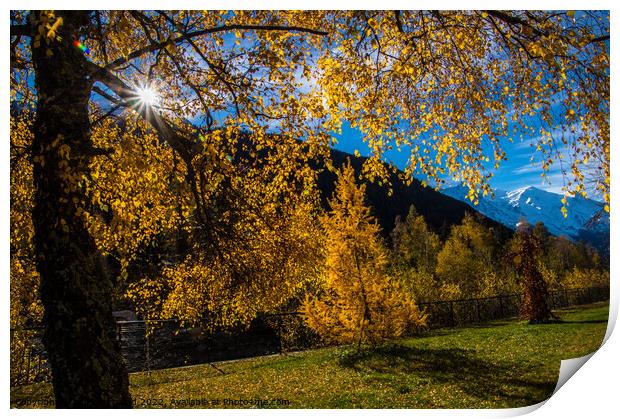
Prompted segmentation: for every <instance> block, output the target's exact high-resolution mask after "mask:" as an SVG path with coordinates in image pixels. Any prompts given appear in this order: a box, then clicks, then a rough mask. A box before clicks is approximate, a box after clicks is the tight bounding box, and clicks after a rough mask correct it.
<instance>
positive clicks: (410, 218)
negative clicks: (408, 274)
mask: <svg viewBox="0 0 620 419" xmlns="http://www.w3.org/2000/svg"><path fill="white" fill-rule="evenodd" d="M391 236H392V244H393V248H394V253H395V256H396V258H397V259H398V260H399V262H401V263H403V264H405V265H407V266H410V267H414V268H417V269H418V270H421V271H424V272H432V271H434V270H435V265H436V263H437V253H438V252H439V248H440V246H441V242H440V240H439V236H438V235H437V234H435V233H434V232H432V231H431V230H430V229H429V228H428V225H427V224H426V221H425V220H424V217H423V216H421V215H419V214H418V213H417V212H416V209H415V207H414V206H413V205H411V207H410V208H409V213H408V214H407V217H406V218H405V221H401V220H400V218H397V219H396V225H395V227H394V230H393V231H392V234H391Z"/></svg>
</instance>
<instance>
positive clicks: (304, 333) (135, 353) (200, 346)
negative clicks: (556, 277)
mask: <svg viewBox="0 0 620 419" xmlns="http://www.w3.org/2000/svg"><path fill="white" fill-rule="evenodd" d="M521 298H522V295H521V294H511V295H498V296H494V297H489V298H474V299H464V300H451V301H431V302H422V303H419V304H418V305H419V306H420V308H421V309H422V310H425V311H426V312H427V313H428V315H429V317H428V327H429V328H438V327H458V326H462V325H467V324H476V323H482V322H487V321H490V320H496V319H503V318H509V317H515V316H518V315H519V308H520V305H521ZM608 299H609V288H606V287H598V288H578V289H567V290H558V291H551V292H550V293H549V305H550V307H551V309H559V308H566V307H570V306H577V305H582V304H589V303H593V302H597V301H605V300H608ZM116 328H117V329H116V332H117V338H118V340H119V344H120V347H121V352H122V355H123V357H124V359H125V362H126V365H127V369H128V370H129V371H130V372H136V371H149V370H154V369H160V368H171V367H178V366H183V365H195V364H203V363H211V362H214V361H222V360H229V359H238V358H246V357H251V356H259V355H268V354H275V353H285V352H289V351H293V350H301V349H307V348H311V347H317V346H319V345H320V344H321V342H320V339H319V337H318V336H317V335H316V334H315V333H314V332H313V331H312V330H310V329H309V328H308V327H306V326H305V325H304V323H303V320H302V319H301V317H300V316H299V315H298V313H296V312H292V313H278V314H271V315H265V316H261V317H259V318H257V319H256V320H255V321H254V322H253V323H252V325H251V326H250V327H249V328H248V329H246V330H237V331H231V332H228V333H224V332H219V333H208V332H207V331H206V329H203V328H202V327H201V326H200V325H197V326H194V327H183V326H182V325H180V324H179V322H178V321H175V320H155V321H150V322H149V323H148V324H147V322H145V321H143V320H137V321H118V322H117V323H116ZM147 328H148V332H149V333H147ZM42 334H43V328H42V327H29V328H21V329H11V386H21V385H25V384H29V383H33V382H40V381H46V380H49V378H50V376H51V374H50V371H49V367H48V364H47V360H46V357H45V350H44V348H43V345H42V343H41V337H42ZM214 368H216V367H215V366H214Z"/></svg>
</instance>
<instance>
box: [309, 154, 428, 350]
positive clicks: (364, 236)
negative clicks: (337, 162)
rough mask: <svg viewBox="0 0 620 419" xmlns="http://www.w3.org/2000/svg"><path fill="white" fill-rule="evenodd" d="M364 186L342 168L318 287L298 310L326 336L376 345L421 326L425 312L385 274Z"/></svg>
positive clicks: (327, 223) (331, 339) (381, 248)
mask: <svg viewBox="0 0 620 419" xmlns="http://www.w3.org/2000/svg"><path fill="white" fill-rule="evenodd" d="M365 189H366V188H365V185H363V184H362V185H359V186H358V185H357V184H356V181H355V173H354V170H353V168H352V167H351V166H350V165H346V166H344V167H343V168H342V170H341V172H340V174H339V178H338V182H337V185H336V192H335V195H334V197H333V198H332V199H331V201H330V206H331V212H330V213H329V215H327V216H325V217H324V218H323V219H322V224H323V227H324V229H325V233H326V261H325V273H324V284H323V288H322V290H321V291H320V292H318V293H317V295H310V294H309V295H308V296H307V297H306V300H305V302H304V307H303V313H304V316H305V318H306V321H307V323H308V325H309V326H310V327H311V328H312V329H314V330H315V331H317V332H318V333H319V334H320V335H321V336H322V337H323V338H324V339H325V340H326V341H328V342H337V343H357V345H358V350H359V348H360V346H361V344H362V343H370V344H372V345H376V344H377V343H379V342H380V341H382V340H385V339H390V338H395V337H399V336H402V335H403V334H405V333H406V332H407V331H409V330H410V329H411V328H415V327H420V326H424V325H425V324H426V315H424V314H422V313H421V312H420V311H419V310H418V307H417V306H416V304H415V302H414V301H413V300H412V299H411V298H410V297H409V296H408V295H407V294H406V293H405V292H404V291H403V290H402V289H401V287H400V284H399V283H398V282H397V281H395V280H394V279H393V278H390V277H389V276H388V274H387V265H388V258H387V250H386V248H385V247H384V245H383V244H382V242H381V239H380V236H379V234H380V227H379V225H378V224H377V222H376V220H375V219H374V218H373V217H372V215H371V212H370V207H368V206H367V205H365V203H364V200H365Z"/></svg>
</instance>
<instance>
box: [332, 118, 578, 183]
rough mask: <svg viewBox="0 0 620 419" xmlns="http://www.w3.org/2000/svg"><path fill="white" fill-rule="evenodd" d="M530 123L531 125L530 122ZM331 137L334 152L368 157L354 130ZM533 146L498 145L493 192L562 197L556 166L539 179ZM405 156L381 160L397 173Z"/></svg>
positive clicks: (344, 129) (403, 153) (532, 139)
mask: <svg viewBox="0 0 620 419" xmlns="http://www.w3.org/2000/svg"><path fill="white" fill-rule="evenodd" d="M534 118H535V117H534ZM530 122H531V123H533V124H535V121H534V120H532V121H530ZM559 135H561V131H560V130H556V131H555V132H554V136H559ZM334 137H335V138H337V139H338V143H337V144H336V145H335V147H334V148H336V149H338V150H341V151H345V152H347V153H354V152H355V150H358V151H359V152H360V154H361V155H362V156H369V155H370V153H371V151H370V149H369V148H368V146H367V145H366V143H365V142H364V141H363V139H362V138H363V136H362V133H361V132H360V131H358V130H357V129H354V128H351V127H350V126H349V125H348V124H346V123H345V124H343V127H342V133H341V134H334ZM535 142H536V137H524V138H523V140H520V139H514V142H512V143H511V142H509V141H508V140H507V139H504V140H503V141H502V146H503V149H504V151H505V152H506V157H507V158H508V160H507V161H503V162H502V163H501V165H500V167H499V169H497V170H493V168H492V167H490V170H491V171H492V172H493V173H494V175H493V177H492V178H491V182H490V183H491V186H492V187H493V188H496V189H503V190H513V189H517V188H521V187H524V186H536V187H537V188H540V189H544V190H546V191H549V192H554V193H559V194H562V193H563V192H562V187H563V186H564V179H563V175H562V171H561V166H560V164H559V163H557V162H556V163H554V164H552V165H551V167H550V169H549V171H548V172H547V176H546V180H545V181H544V182H543V180H542V177H541V173H542V168H541V155H540V154H539V153H537V152H536V149H535V145H534V146H533V147H532V146H531V144H532V143H535ZM409 153H410V152H409V150H407V149H403V150H402V151H401V152H398V151H396V150H391V151H389V152H387V153H386V155H385V160H387V161H389V162H391V163H393V164H394V165H396V166H397V167H398V168H399V169H403V168H404V167H405V166H406V165H407V160H408V158H409ZM564 154H567V153H564ZM532 158H533V160H532ZM418 178H419V179H423V178H424V177H423V176H422V175H421V174H420V175H419V176H418ZM452 184H454V182H452V183H448V185H447V186H451V185H452Z"/></svg>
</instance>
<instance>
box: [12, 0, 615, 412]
mask: <svg viewBox="0 0 620 419" xmlns="http://www.w3.org/2000/svg"><path fill="white" fill-rule="evenodd" d="M51 3H52V4H55V5H57V8H58V9H82V8H84V6H86V5H87V6H88V7H89V8H97V9H123V8H127V7H128V6H129V7H130V8H135V9H153V8H163V9H179V8H184V9H203V8H210V9H376V8H381V9H403V8H416V9H464V8H467V9H483V8H490V9H541V8H543V9H611V22H612V27H611V32H612V34H611V47H612V48H611V49H612V54H611V56H612V57H613V58H612V61H611V65H612V69H611V74H612V78H611V88H612V106H611V109H612V115H611V121H614V118H613V115H614V110H615V109H616V105H617V104H618V101H617V100H616V99H617V97H616V96H617V95H616V94H615V93H616V90H617V88H616V86H617V83H616V77H615V75H616V74H617V72H618V70H619V69H618V66H617V65H616V57H617V47H616V46H617V43H616V42H615V40H616V39H618V38H617V37H618V30H617V25H615V16H616V13H617V10H618V7H617V6H616V4H618V3H617V2H614V1H611V0H608V1H601V0H590V1H587V2H586V1H576V0H568V1H559V0H549V1H545V2H541V1H540V0H538V1H532V0H527V1H519V2H515V1H507V0H498V1H480V0H470V1H467V2H462V1H444V0H434V1H417V2H411V1H391V0H388V1H382V2H377V1H376V0H373V1H371V0H358V1H355V2H353V1H339V2H335V1H333V0H331V1H326V0H314V1H312V2H310V1H299V0H297V1H284V0H279V1H275V0H268V1H267V0H263V1H240V0H229V1H223V0H214V1H205V0H203V1H196V0H191V1H178V0H176V1H170V0H165V1H147V0H134V1H132V2H130V3H127V2H126V1H101V0H91V1H89V2H87V4H86V3H85V2H84V1H83V0H82V1H75V0H71V1H55V2H50V1H49V0H48V1H42V0H33V1H24V2H17V1H8V2H3V4H2V6H3V8H4V9H5V11H4V16H5V19H6V18H7V17H8V11H9V10H10V9H24V8H29V9H43V8H46V7H50V5H51ZM5 22H8V20H6V21H5ZM1 30H2V42H3V44H4V47H3V51H7V49H8V48H7V47H8V43H9V39H10V37H9V29H8V24H7V23H5V24H4V25H2V29H1ZM2 59H3V62H2V65H3V69H4V72H5V76H4V82H3V83H2V84H1V89H2V94H3V96H2V97H4V98H5V100H2V101H1V102H0V106H1V109H2V118H3V120H2V121H3V123H2V124H1V128H0V129H1V130H2V134H3V138H4V142H3V143H2V147H1V148H0V150H1V151H0V153H2V154H1V155H2V158H1V162H2V173H3V176H2V194H3V196H4V197H5V199H4V200H2V201H1V203H0V205H1V206H2V209H1V211H2V212H1V213H2V215H3V216H2V223H1V224H0V232H1V234H2V237H3V238H4V240H3V241H2V245H1V246H2V252H1V257H2V261H3V264H2V273H3V275H2V281H0V292H1V293H2V296H3V308H4V315H5V319H4V324H5V325H6V324H8V323H9V322H8V313H9V310H8V309H9V307H8V306H9V270H10V269H9V243H8V237H9V219H8V214H9V200H8V199H7V197H8V196H9V175H10V173H9V164H8V162H9V141H8V138H9V126H8V125H9V124H8V113H9V112H8V100H6V98H8V96H9V88H8V80H9V74H8V73H9V63H8V59H7V55H6V52H5V53H4V54H3V55H2ZM615 113H616V114H617V112H615ZM617 133H618V130H617V129H616V125H615V124H613V123H612V130H611V137H612V138H615V136H616V134H617ZM611 147H612V156H614V157H613V158H612V188H613V186H614V185H616V184H617V183H616V182H617V181H618V175H617V170H616V169H617V164H616V158H617V156H618V153H619V150H618V147H619V145H618V141H616V140H614V142H612V144H611ZM611 199H612V204H611V208H612V211H614V212H612V229H611V249H612V255H613V254H614V253H613V252H614V251H615V250H617V249H620V247H619V246H618V230H617V227H618V225H617V224H618V223H616V222H615V221H616V219H617V217H616V216H615V211H616V209H617V208H620V199H619V198H618V197H617V196H616V195H615V194H614V193H612V194H611ZM617 276H618V264H617V261H614V259H613V257H612V266H611V278H612V281H611V282H612V287H611V307H610V324H609V328H608V337H609V339H608V340H607V342H606V343H605V344H604V345H603V347H602V348H601V349H600V350H599V351H597V352H596V353H595V354H594V355H593V356H592V358H591V359H590V360H589V361H588V362H587V364H586V366H585V368H581V369H580V370H579V371H577V373H576V374H575V377H573V378H572V379H570V380H568V382H567V383H566V384H565V385H564V386H563V387H562V388H561V389H559V391H558V392H557V393H556V394H554V395H553V396H552V397H551V398H550V399H549V400H548V401H547V402H546V403H542V406H538V407H539V408H537V409H534V408H533V407H530V408H523V409H491V410H398V411H392V410H386V411H384V412H385V413H384V412H383V411H382V412H374V411H368V410H365V411H355V410H322V411H317V410H305V411H302V410H300V411H290V410H279V411H253V412H252V413H254V414H257V415H258V416H264V417H267V416H269V417H282V418H285V417H286V418H289V417H292V416H295V417H300V418H304V417H308V416H315V415H321V416H339V417H343V416H347V417H353V416H355V417H358V416H360V415H362V416H368V417H371V416H375V415H376V414H386V413H387V414H391V413H392V412H393V413H394V414H397V415H399V416H401V415H402V416H405V417H411V418H414V417H415V418H419V417H439V418H442V417H454V416H458V417H464V418H479V417H506V416H516V415H519V414H523V413H526V411H532V410H533V412H532V413H531V414H530V415H531V417H537V418H547V417H549V418H551V417H553V418H556V417H563V416H573V415H575V416H580V417H586V416H590V417H611V416H612V412H617V411H618V410H617V406H618V403H617V398H618V394H617V387H616V385H615V384H617V376H618V373H619V372H620V371H619V368H618V365H619V361H618V357H617V354H618V353H620V351H619V348H620V339H619V338H618V332H616V333H614V334H611V335H610V336H609V332H611V330H612V328H613V327H612V326H613V324H615V320H616V318H617V315H618V296H619V285H618V278H617ZM5 304H6V305H5ZM2 340H3V342H2V347H1V350H2V361H3V362H2V365H3V367H4V368H3V369H4V372H3V374H4V375H3V377H4V380H3V388H2V390H3V391H2V396H3V400H4V401H3V404H4V407H5V409H8V406H9V365H8V360H9V330H8V328H7V329H6V331H5V332H4V333H3V334H2ZM9 413H10V414H11V415H14V416H15V417H33V416H39V415H50V416H52V417H61V415H62V417H74V416H82V415H84V414H85V413H86V414H88V415H89V416H90V415H92V416H93V417H107V416H109V414H110V412H106V411H94V410H90V411H88V412H81V411H63V412H59V411H49V410H46V411H33V410H15V409H14V410H11V411H10V412H9ZM247 413H249V412H248V411H245V410H233V411H226V412H225V413H222V411H209V412H204V411H200V410H198V411H175V412H174V415H175V416H180V417H187V416H200V417H205V416H206V415H208V416H211V417H212V416H216V417H220V416H226V417H241V416H245V415H246V414H247ZM114 414H115V415H122V416H125V415H128V414H131V415H132V416H136V417H144V418H146V417H149V418H159V417H161V418H164V417H166V418H167V417H169V416H170V412H165V411H151V410H136V411H132V412H129V411H122V412H120V411H119V412H118V413H114Z"/></svg>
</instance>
